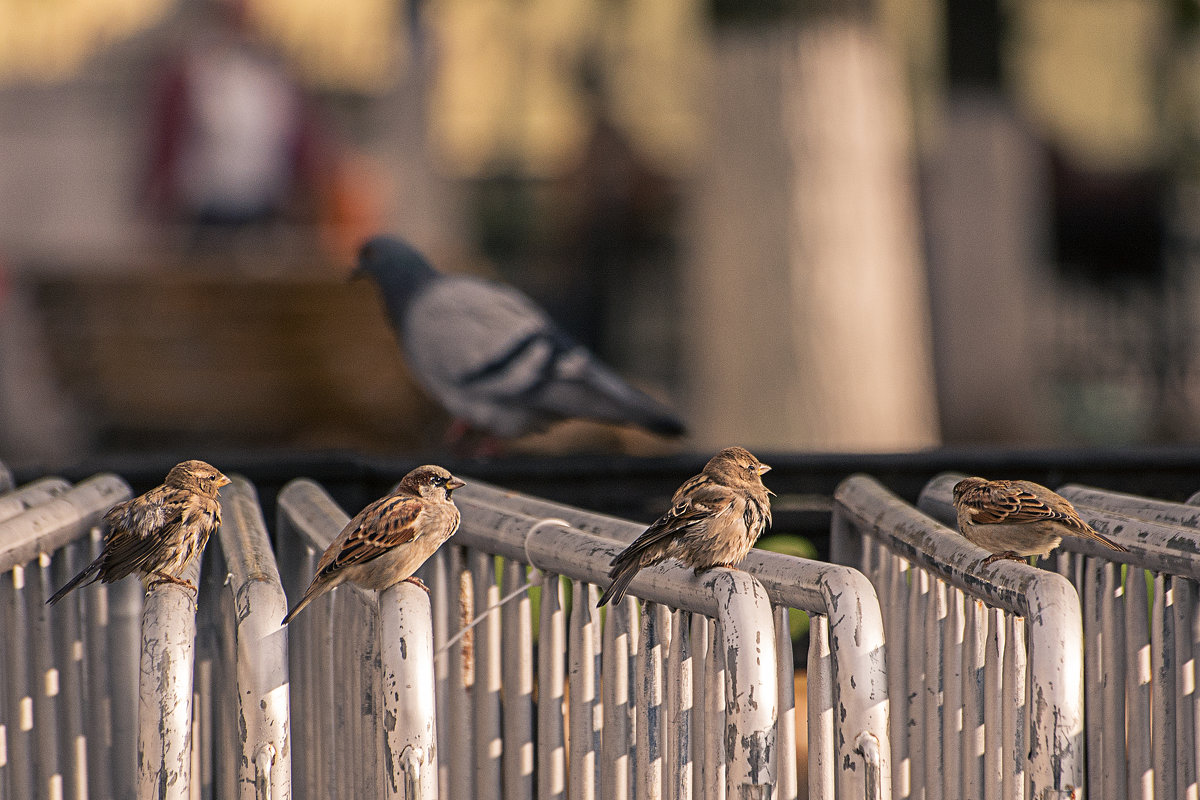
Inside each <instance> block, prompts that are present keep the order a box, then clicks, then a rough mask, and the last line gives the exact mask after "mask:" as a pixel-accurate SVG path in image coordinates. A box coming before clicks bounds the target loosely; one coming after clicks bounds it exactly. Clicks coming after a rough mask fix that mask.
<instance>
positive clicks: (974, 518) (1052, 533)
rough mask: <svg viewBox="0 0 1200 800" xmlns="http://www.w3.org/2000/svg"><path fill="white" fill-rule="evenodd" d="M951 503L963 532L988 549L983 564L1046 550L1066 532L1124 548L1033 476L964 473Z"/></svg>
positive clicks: (1023, 557) (1051, 548)
mask: <svg viewBox="0 0 1200 800" xmlns="http://www.w3.org/2000/svg"><path fill="white" fill-rule="evenodd" d="M954 508H955V510H956V511H957V512H958V529H959V530H960V531H961V532H962V535H963V536H965V537H966V538H967V539H968V540H969V541H971V542H974V543H975V544H977V545H979V546H980V547H982V548H983V549H984V550H988V551H990V552H991V553H992V555H991V556H990V557H989V558H988V559H987V560H986V561H984V564H990V563H991V562H993V561H995V560H996V559H999V558H1011V559H1015V560H1017V561H1023V560H1024V559H1025V558H1026V557H1027V556H1039V557H1040V556H1044V555H1047V554H1049V552H1050V551H1051V550H1053V549H1054V548H1056V547H1058V545H1059V543H1060V542H1061V541H1062V538H1063V537H1064V536H1078V537H1080V538H1083V539H1091V540H1093V541H1097V542H1100V543H1101V544H1104V545H1106V546H1108V547H1111V548H1112V549H1113V550H1121V551H1124V550H1125V548H1124V547H1122V546H1121V545H1119V544H1117V543H1116V542H1114V541H1112V540H1111V539H1108V538H1107V537H1104V536H1101V535H1100V534H1099V533H1097V532H1096V531H1095V530H1094V529H1093V528H1092V526H1091V525H1088V524H1087V523H1086V522H1084V521H1083V520H1082V519H1081V518H1080V517H1079V514H1078V513H1077V512H1076V511H1075V507H1074V506H1072V505H1071V503H1070V501H1069V500H1067V499H1066V498H1065V497H1063V496H1062V495H1060V494H1057V493H1055V492H1052V491H1050V490H1049V489H1047V488H1046V487H1045V486H1042V485H1041V484H1038V483H1033V482H1032V481H989V480H985V479H983V478H964V479H963V480H961V481H959V482H958V483H956V484H955V485H954Z"/></svg>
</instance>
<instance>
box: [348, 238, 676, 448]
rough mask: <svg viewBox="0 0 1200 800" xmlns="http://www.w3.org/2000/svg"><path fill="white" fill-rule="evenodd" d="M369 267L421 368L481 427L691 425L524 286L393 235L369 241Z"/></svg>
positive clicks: (424, 377)
mask: <svg viewBox="0 0 1200 800" xmlns="http://www.w3.org/2000/svg"><path fill="white" fill-rule="evenodd" d="M359 269H360V271H361V272H364V273H366V274H368V275H370V276H371V277H372V278H374V279H375V281H376V283H377V284H378V286H379V289H380V292H381V294H382V295H383V301H384V304H385V306H386V307H387V312H388V316H389V317H390V319H391V322H392V326H393V328H394V329H395V330H396V333H397V335H398V337H399V339H400V343H401V346H402V347H403V349H404V352H405V355H406V357H407V359H408V363H409V367H410V369H411V370H412V373H413V375H414V377H415V378H416V379H417V380H418V381H419V382H420V383H421V385H422V386H424V387H425V389H426V390H427V391H428V392H429V393H430V394H431V395H432V396H433V397H434V398H436V399H437V400H438V401H439V402H440V403H441V404H442V405H443V406H444V407H445V408H446V410H447V411H449V412H450V413H451V414H453V415H454V416H456V417H458V418H459V419H462V420H464V421H466V422H467V423H469V424H470V425H471V426H472V427H475V428H477V429H479V430H482V431H486V432H488V433H491V434H493V435H496V436H500V437H504V438H512V437H516V436H520V435H523V434H526V433H531V432H534V431H538V430H541V429H543V428H545V427H546V426H547V425H549V424H550V423H552V422H555V421H557V420H562V419H571V418H585V419H595V420H602V421H606V422H616V423H628V424H633V425H638V426H640V427H642V428H645V429H647V430H649V431H652V432H654V433H657V434H660V435H663V436H679V435H681V434H683V433H684V426H683V423H682V422H680V421H679V419H678V418H676V417H675V415H674V414H672V413H671V411H669V410H668V409H667V408H666V407H664V406H663V405H662V404H661V403H659V402H657V401H656V400H654V399H653V398H651V397H650V396H649V395H647V394H645V393H643V392H641V391H639V390H637V389H635V388H633V387H632V386H630V385H629V384H627V383H626V382H625V381H624V380H622V379H621V378H620V376H618V375H617V374H616V373H615V372H613V371H612V370H611V369H609V368H608V367H606V366H605V365H604V364H602V363H600V361H599V360H597V359H596V357H595V356H594V355H592V353H591V352H589V351H588V350H587V348H585V347H583V346H582V345H580V344H578V343H577V342H575V341H573V340H572V339H571V338H570V337H569V336H567V335H566V334H565V333H563V332H562V331H561V330H560V329H559V328H558V326H557V325H555V324H554V322H553V321H552V320H551V319H550V318H549V316H547V315H546V313H545V312H544V311H542V309H540V308H539V307H538V306H537V305H535V304H534V303H533V301H532V300H530V299H529V298H528V297H526V296H525V295H523V294H521V293H520V292H519V291H517V290H516V289H513V288H512V287H509V286H505V285H502V284H498V283H493V282H491V281H485V280H482V279H479V278H474V277H469V276H461V275H443V274H441V273H439V272H437V271H436V270H435V269H434V268H433V267H432V266H430V264H429V262H428V261H426V259H425V258H424V257H423V256H422V255H421V254H420V253H419V252H417V251H416V250H415V249H413V248H412V247H411V246H409V245H408V244H406V243H405V242H402V241H400V240H398V239H393V238H390V237H386V236H379V237H375V238H373V239H371V240H370V241H368V242H367V243H366V244H365V245H363V248H362V250H361V252H360V253H359Z"/></svg>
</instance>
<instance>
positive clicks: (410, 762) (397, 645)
mask: <svg viewBox="0 0 1200 800" xmlns="http://www.w3.org/2000/svg"><path fill="white" fill-rule="evenodd" d="M379 616H380V630H379V638H380V641H381V643H382V648H381V650H382V661H383V677H382V682H383V719H384V723H383V729H384V730H383V735H384V738H385V741H386V744H387V746H386V747H385V748H384V773H385V775H384V778H385V787H386V790H387V795H386V796H387V797H388V798H403V800H417V798H433V797H436V796H437V772H438V769H437V731H436V723H435V720H436V698H435V695H434V676H433V624H432V619H433V618H432V615H431V613H430V607H429V595H428V594H426V592H425V591H424V590H423V589H421V588H420V587H419V586H417V585H415V584H413V583H409V582H401V583H399V584H397V585H395V586H393V587H391V588H390V589H386V590H384V591H383V592H381V593H380V596H379Z"/></svg>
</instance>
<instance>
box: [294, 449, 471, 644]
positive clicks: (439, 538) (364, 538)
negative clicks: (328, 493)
mask: <svg viewBox="0 0 1200 800" xmlns="http://www.w3.org/2000/svg"><path fill="white" fill-rule="evenodd" d="M463 485H464V483H463V482H462V481H460V480H459V479H458V478H456V477H454V476H453V475H451V474H450V473H449V472H448V471H447V470H445V469H443V468H441V467H438V466H434V465H426V466H423V467H417V468H416V469H414V470H413V471H412V472H410V473H408V474H407V475H405V476H404V478H403V479H402V480H401V481H400V484H399V486H397V487H396V489H395V491H393V492H392V493H391V494H389V495H387V496H386V497H381V498H380V499H378V500H376V501H375V502H373V503H371V504H370V505H368V506H367V507H366V508H364V509H363V510H362V511H360V512H358V514H356V515H355V517H354V519H352V520H350V522H348V523H347V524H346V527H344V528H343V529H342V532H341V533H339V534H338V535H337V538H335V539H334V540H333V541H332V542H331V543H330V544H329V547H327V548H326V549H325V553H324V554H323V555H322V556H321V560H320V562H318V563H317V574H316V575H315V576H314V577H313V579H312V583H310V584H309V586H308V589H307V590H305V592H304V596H303V597H301V598H300V602H298V603H296V605H295V606H293V607H292V610H291V611H289V612H288V614H287V616H286V617H284V618H283V624H284V625H286V624H287V623H289V622H291V620H292V619H293V618H295V616H296V615H297V614H299V613H300V611H301V610H303V608H304V607H305V606H307V605H308V604H309V603H311V602H312V601H313V600H315V599H316V598H318V597H320V596H321V595H323V594H325V593H326V592H328V591H330V590H331V589H333V588H334V587H336V586H338V585H339V584H341V583H344V582H345V581H351V582H352V583H356V584H358V585H359V586H362V587H363V588H365V589H373V590H375V591H383V590H384V589H386V588H388V587H389V586H392V585H394V584H397V583H399V582H400V581H406V580H407V581H411V582H413V583H415V584H417V585H418V586H421V587H422V588H425V585H424V584H423V583H421V581H420V580H419V579H417V578H414V577H413V573H414V572H416V571H417V568H418V567H420V566H421V565H422V564H424V563H425V561H426V560H427V559H428V558H429V557H430V556H432V555H433V554H434V552H435V551H436V550H437V549H438V548H439V547H441V545H442V543H443V542H445V541H446V540H447V539H449V538H450V537H451V536H452V535H453V534H454V532H455V531H456V530H458V521H459V512H458V507H457V506H456V505H454V501H453V500H451V499H450V493H451V492H453V491H454V490H455V489H457V488H458V487H460V486H463Z"/></svg>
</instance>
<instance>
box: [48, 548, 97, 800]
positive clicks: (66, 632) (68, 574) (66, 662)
mask: <svg viewBox="0 0 1200 800" xmlns="http://www.w3.org/2000/svg"><path fill="white" fill-rule="evenodd" d="M86 544H87V542H86V540H77V541H74V542H71V543H70V544H68V545H66V546H65V547H63V548H62V549H61V550H59V551H58V552H57V553H56V554H55V555H54V558H53V560H52V562H51V577H50V583H49V588H51V589H53V588H55V587H58V586H62V585H63V584H65V583H66V582H67V581H69V580H70V579H71V578H73V577H74V576H75V575H77V574H78V573H79V571H80V570H82V569H83V568H84V566H86V564H87V562H86V561H85V560H84V557H85V555H86ZM50 611H51V624H52V627H53V631H54V633H53V637H54V648H55V651H54V660H55V662H56V663H57V664H58V668H59V670H60V680H59V686H60V691H61V693H62V698H61V702H60V703H59V704H58V709H59V715H60V717H59V731H60V737H59V748H60V751H59V758H60V760H61V763H62V765H63V779H64V786H63V796H64V797H65V798H73V799H74V800H86V798H87V797H88V796H89V794H88V763H87V751H88V741H87V734H86V732H85V729H84V716H85V703H86V704H87V706H88V707H94V706H96V705H98V702H93V700H92V698H91V697H90V696H87V695H85V689H86V688H87V687H86V684H85V679H86V672H85V668H84V640H83V631H82V630H81V629H80V619H81V613H82V612H81V609H80V598H79V596H78V593H77V592H72V593H71V594H69V595H67V597H66V598H64V599H63V601H62V602H60V603H59V605H58V606H57V607H56V608H55V609H51V610H50ZM56 611H57V613H55V612H56ZM98 699H99V698H97V701H98Z"/></svg>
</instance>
